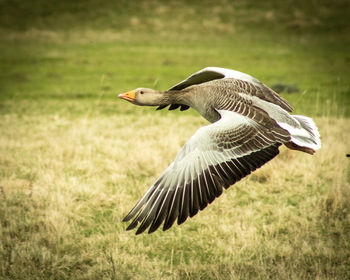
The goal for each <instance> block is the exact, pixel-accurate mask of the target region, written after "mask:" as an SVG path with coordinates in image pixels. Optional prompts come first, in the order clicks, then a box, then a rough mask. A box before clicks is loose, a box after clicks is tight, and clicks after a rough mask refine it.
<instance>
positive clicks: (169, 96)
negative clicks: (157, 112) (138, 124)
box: [159, 90, 189, 105]
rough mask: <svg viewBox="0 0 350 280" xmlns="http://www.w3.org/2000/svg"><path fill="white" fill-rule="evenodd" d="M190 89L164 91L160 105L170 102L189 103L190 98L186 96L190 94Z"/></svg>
mask: <svg viewBox="0 0 350 280" xmlns="http://www.w3.org/2000/svg"><path fill="white" fill-rule="evenodd" d="M188 93H189V92H188V90H169V91H163V92H162V98H161V99H160V100H159V101H160V104H159V105H168V104H184V105H189V104H187V103H188V98H186V96H187V94H188Z"/></svg>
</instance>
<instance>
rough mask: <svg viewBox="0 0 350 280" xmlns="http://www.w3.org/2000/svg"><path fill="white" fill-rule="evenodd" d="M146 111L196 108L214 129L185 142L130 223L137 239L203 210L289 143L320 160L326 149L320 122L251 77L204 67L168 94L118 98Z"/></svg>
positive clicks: (143, 92) (138, 92) (142, 92)
mask: <svg viewBox="0 0 350 280" xmlns="http://www.w3.org/2000/svg"><path fill="white" fill-rule="evenodd" d="M119 97H120V98H122V99H124V100H127V101H129V102H131V103H133V104H136V105H140V106H158V108H157V110H159V109H163V108H165V107H167V106H169V105H170V107H169V110H174V109H177V108H179V107H180V109H181V110H182V111H183V110H187V109H188V108H189V107H192V108H194V109H195V110H197V111H198V112H199V113H200V114H201V115H202V116H203V117H204V118H205V119H207V120H208V121H209V122H211V124H209V125H207V126H204V127H201V128H199V129H198V130H197V132H196V133H195V134H194V135H193V136H192V137H191V138H190V139H189V140H188V141H187V142H186V143H185V145H184V146H183V147H182V148H181V149H180V151H179V153H178V154H177V156H176V157H175V160H174V161H173V162H172V163H171V164H170V165H169V167H168V168H167V169H166V170H165V171H164V172H163V174H162V175H161V176H160V177H159V178H158V179H157V180H156V182H155V183H154V184H153V185H152V186H151V187H150V188H149V189H148V191H147V192H146V194H145V195H144V196H143V197H142V198H141V200H140V201H139V202H138V203H137V204H136V205H135V206H134V208H133V209H132V210H131V211H130V212H129V214H128V215H126V217H125V218H124V220H123V221H129V220H131V219H133V220H132V222H131V223H130V225H129V226H128V228H127V229H128V230H131V229H133V228H135V227H137V226H139V227H138V229H137V231H136V234H140V233H142V232H144V231H145V230H146V229H147V228H149V230H148V232H149V233H152V232H154V231H155V230H157V229H158V228H159V226H160V225H161V224H162V223H163V230H167V229H169V228H170V227H171V226H172V225H173V223H174V222H175V221H176V219H177V223H178V224H181V223H183V222H184V221H185V220H186V219H187V218H188V217H192V216H194V215H195V214H197V212H198V211H199V210H202V209H204V208H205V207H206V206H207V205H208V204H209V203H211V202H212V201H213V200H214V199H215V198H216V197H218V196H220V195H221V193H222V189H223V188H225V189H226V188H228V187H229V186H231V185H233V184H234V183H236V182H237V181H239V180H240V179H242V178H243V177H245V176H247V175H248V174H250V173H251V172H252V171H254V170H256V169H257V168H259V167H261V166H262V165H264V164H265V163H266V162H268V161H269V160H271V159H273V158H274V157H275V156H276V155H277V154H278V153H279V150H278V147H279V146H280V145H282V144H284V145H285V146H287V147H288V148H290V149H294V150H299V151H303V152H306V153H309V154H313V153H314V152H315V151H316V150H317V149H319V148H320V147H321V141H320V135H319V133H318V129H317V127H316V125H315V123H314V122H313V121H312V119H311V118H308V117H305V116H297V115H290V114H289V112H291V111H292V108H291V106H290V105H289V104H288V102H287V101H286V100H284V99H283V98H282V97H281V96H279V95H278V94H277V93H276V92H274V91H273V90H271V89H270V88H268V87H267V86H265V85H264V84H263V83H261V82H260V81H258V80H257V79H255V78H253V77H252V76H250V75H248V74H244V73H242V72H239V71H235V70H230V69H224V68H219V67H207V68H204V69H202V70H200V71H198V72H196V73H194V74H192V75H191V76H190V77H188V78H187V79H185V80H184V81H182V82H180V83H178V84H176V85H175V86H173V87H171V88H170V89H169V90H167V91H156V90H152V89H147V88H138V89H136V90H132V91H129V92H126V93H123V94H120V95H119Z"/></svg>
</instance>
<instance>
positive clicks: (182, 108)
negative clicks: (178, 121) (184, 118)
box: [180, 105, 190, 111]
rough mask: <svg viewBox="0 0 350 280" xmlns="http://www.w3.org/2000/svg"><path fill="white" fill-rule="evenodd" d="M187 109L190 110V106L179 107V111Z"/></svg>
mask: <svg viewBox="0 0 350 280" xmlns="http://www.w3.org/2000/svg"><path fill="white" fill-rule="evenodd" d="M189 108H190V106H187V105H181V108H180V111H185V110H188V109H189Z"/></svg>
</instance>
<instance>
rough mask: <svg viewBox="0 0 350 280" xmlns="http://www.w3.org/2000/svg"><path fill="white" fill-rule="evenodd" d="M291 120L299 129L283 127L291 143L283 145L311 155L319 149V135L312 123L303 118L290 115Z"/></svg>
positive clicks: (308, 119) (307, 118) (310, 120)
mask: <svg viewBox="0 0 350 280" xmlns="http://www.w3.org/2000/svg"><path fill="white" fill-rule="evenodd" d="M292 117H293V119H294V120H296V121H297V122H298V123H299V127H294V126H293V127H292V126H289V125H285V124H284V125H283V126H282V127H283V128H285V129H287V130H288V132H289V133H290V135H291V141H290V142H288V143H285V145H286V146H287V147H288V148H290V149H293V150H300V151H303V152H306V153H309V154H313V153H314V152H315V151H316V150H318V149H320V148H321V139H320V133H319V132H318V129H317V126H316V125H315V123H314V121H313V120H312V119H311V118H309V117H305V116H299V115H292ZM280 125H281V124H280Z"/></svg>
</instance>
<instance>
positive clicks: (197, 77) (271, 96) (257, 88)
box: [157, 67, 292, 112]
mask: <svg viewBox="0 0 350 280" xmlns="http://www.w3.org/2000/svg"><path fill="white" fill-rule="evenodd" d="M226 78H231V79H234V80H235V81H236V86H237V91H239V92H242V93H246V94H248V95H255V96H257V97H259V98H261V99H263V100H266V101H268V102H272V103H275V104H277V105H279V106H281V107H282V108H283V109H285V110H286V111H288V112H292V107H291V106H290V105H289V104H288V102H287V101H286V100H284V99H283V98H282V97H281V96H279V95H278V94H277V93H276V92H275V91H273V90H272V89H270V88H268V87H267V86H265V85H264V84H263V83H262V82H260V81H259V80H257V79H256V78H254V77H252V76H250V75H248V74H245V73H242V72H239V71H236V70H231V69H226V68H220V67H206V68H204V69H202V70H200V71H198V72H196V73H194V74H192V75H191V76H189V77H188V78H187V79H185V80H183V81H181V82H180V83H178V84H176V85H175V86H173V87H171V88H170V89H169V90H182V89H185V88H187V87H189V86H193V85H198V84H202V83H206V82H209V81H213V80H217V79H226ZM167 106H168V105H163V106H159V107H158V108H157V110H160V109H163V108H165V107H167ZM180 106H181V111H183V110H187V109H188V108H189V107H188V106H186V105H182V104H171V105H170V107H169V110H174V109H177V108H178V107H180Z"/></svg>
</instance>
